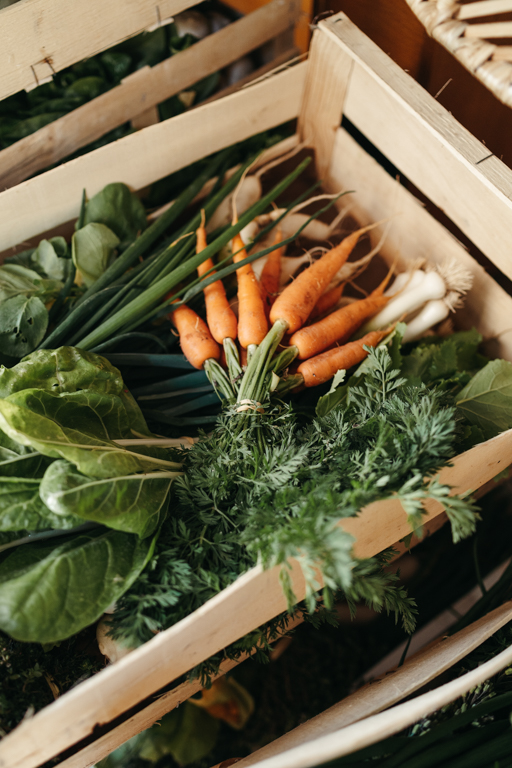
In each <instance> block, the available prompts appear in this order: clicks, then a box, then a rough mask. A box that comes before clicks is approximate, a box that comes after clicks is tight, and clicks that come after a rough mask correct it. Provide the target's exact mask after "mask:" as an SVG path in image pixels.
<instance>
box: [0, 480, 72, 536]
mask: <svg viewBox="0 0 512 768" xmlns="http://www.w3.org/2000/svg"><path fill="white" fill-rule="evenodd" d="M40 482H41V481H40V480H37V479H34V480H30V479H27V478H24V477H0V531H21V530H27V531H40V530H44V529H46V528H65V529H67V528H74V527H75V526H77V525H81V524H82V523H83V520H81V519H80V518H79V517H76V516H75V515H73V512H72V511H71V510H70V511H69V512H68V513H67V514H65V515H62V516H61V517H57V516H56V515H54V514H52V512H51V511H50V510H49V509H48V508H47V507H46V506H45V504H44V502H43V500H42V499H41V497H40V495H39V485H40Z"/></svg>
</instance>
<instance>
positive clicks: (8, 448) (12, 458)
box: [0, 431, 50, 478]
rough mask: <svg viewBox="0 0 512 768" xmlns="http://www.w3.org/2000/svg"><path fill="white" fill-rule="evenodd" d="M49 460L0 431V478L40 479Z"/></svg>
mask: <svg viewBox="0 0 512 768" xmlns="http://www.w3.org/2000/svg"><path fill="white" fill-rule="evenodd" d="M49 463H50V459H48V458H47V457H46V456H42V455H41V454H40V453H37V452H35V451H33V450H32V449H30V448H26V447H25V446H24V445H21V444H20V443H17V442H16V441H15V440H11V438H10V437H8V436H7V435H6V434H5V433H4V432H2V431H0V477H12V476H15V477H32V478H33V477H42V476H43V475H44V473H45V471H46V468H47V466H48V465H49Z"/></svg>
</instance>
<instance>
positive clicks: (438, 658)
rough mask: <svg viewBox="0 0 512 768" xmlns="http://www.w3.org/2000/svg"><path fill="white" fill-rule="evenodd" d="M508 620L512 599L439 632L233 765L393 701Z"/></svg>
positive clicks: (243, 765)
mask: <svg viewBox="0 0 512 768" xmlns="http://www.w3.org/2000/svg"><path fill="white" fill-rule="evenodd" d="M511 619H512V603H511V602H510V601H508V602H506V603H504V605H502V606H500V607H499V608H496V609H495V610H494V611H491V612H490V613H488V614H487V616H483V617H482V618H481V619H479V620H478V621H475V622H474V623H473V624H470V626H469V627H466V628H465V629H462V630H461V631H460V632H457V634H455V635H453V636H452V637H448V638H446V637H443V638H442V639H441V640H439V641H438V642H437V643H436V644H435V645H431V646H429V647H428V648H427V649H425V650H424V651H420V652H419V653H417V654H416V655H415V656H414V657H412V658H410V659H408V660H407V661H406V662H405V664H404V665H403V666H402V667H400V668H399V669H397V670H395V671H394V672H391V673H390V674H387V675H386V676H385V677H383V678H381V679H379V680H375V681H373V682H371V683H369V684H367V685H365V686H364V687H363V688H360V689H359V690H358V691H356V692H355V693H353V694H352V695H351V696H347V697H346V698H345V699H342V700H341V701H339V702H338V703H337V704H334V705H333V706H332V707H329V709H326V710H325V711H324V712H322V713H321V714H319V715H317V716H316V717H313V718H311V719H310V720H308V721H307V722H305V723H303V724H302V725H299V726H298V727H297V728H294V729H293V730H292V731H289V732H288V733H286V734H285V735H284V736H281V737H280V738H279V739H276V740H275V741H273V742H272V743H271V744H267V745H266V746H264V747H262V748H261V749H258V750H257V751H256V752H253V753H252V754H251V755H249V757H246V758H244V759H242V760H240V761H239V762H238V763H237V766H238V768H249V766H253V765H258V764H259V763H260V762H261V761H263V760H266V759H268V758H270V757H275V756H276V755H281V754H282V753H283V752H286V750H288V749H293V748H295V747H298V746H300V745H302V744H306V743H308V742H310V741H313V740H314V739H317V738H319V737H320V736H325V735H326V734H328V733H333V732H334V731H336V730H338V729H340V728H345V727H346V726H348V725H351V724H352V723H356V722H358V721H360V720H362V719H363V718H366V717H370V716H371V715H375V714H376V713H377V712H382V711H383V710H384V709H387V708H388V707H391V706H393V705H394V704H397V703H398V702H399V701H402V700H403V699H405V698H406V697H408V696H410V695H411V694H412V693H414V692H415V691H417V690H419V689H420V688H422V687H423V686H424V685H426V684H427V683H429V682H430V681H431V680H434V679H435V678H436V677H438V676H439V675H441V674H442V673H443V672H445V671H446V670H447V669H450V667H452V666H453V665H454V664H456V663H457V662H458V661H460V660H461V659H463V658H465V657H466V656H467V655H468V654H469V653H471V652H472V651H474V650H475V648H478V646H480V645H481V644H482V643H483V642H485V640H487V639H488V638H489V637H491V636H492V635H493V634H494V633H495V632H497V631H498V629H500V628H501V627H503V626H505V624H508V622H509V621H510V620H511Z"/></svg>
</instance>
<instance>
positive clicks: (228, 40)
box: [0, 0, 297, 189]
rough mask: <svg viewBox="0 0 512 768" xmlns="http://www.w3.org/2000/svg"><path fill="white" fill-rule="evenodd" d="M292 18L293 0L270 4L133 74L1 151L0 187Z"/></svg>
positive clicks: (205, 71)
mask: <svg viewBox="0 0 512 768" xmlns="http://www.w3.org/2000/svg"><path fill="white" fill-rule="evenodd" d="M296 16H297V0H273V2H270V3H268V5H266V6H265V7H264V8H261V9H259V10H257V11H255V12H254V13H252V14H250V15H249V16H245V17H243V18H241V19H238V20H237V21H235V22H233V23H232V24H230V25H229V26H227V27H225V28H224V29H221V30H219V31H218V32H215V33H214V34H213V35H209V36H208V37H206V38H204V39H203V40H200V41H199V42H197V43H196V44H195V45H193V46H191V47H190V48H188V49H187V50H186V51H182V52H181V53H179V54H178V55H175V56H172V57H170V58H168V59H166V60H165V61H162V62H160V63H159V64H156V65H155V66H154V67H144V68H143V69H140V70H137V71H136V72H134V73H133V74H132V75H130V76H128V77H127V78H126V79H125V80H123V82H122V83H121V84H120V85H118V86H116V87H115V88H113V89H112V90H110V91H107V93H104V94H102V95H101V96H98V97H97V98H96V99H93V100H92V101H90V102H88V103H87V104H84V105H82V106H81V107H78V108H77V109H75V110H73V111H72V112H70V113H69V114H67V115H64V116H63V117H61V118H59V119H58V120H55V121H54V122H52V123H50V124H49V125H47V126H45V127H44V128H41V129H40V130H39V131H36V132H35V133H33V134H31V135H30V136H27V137H26V138H24V139H21V140H20V141H17V142H16V143H15V144H13V145H12V146H10V147H7V149H4V150H3V151H2V152H0V189H6V188H8V187H12V186H14V185H15V184H19V183H20V182H21V181H23V180H24V179H26V178H28V177H29V176H32V175H33V174H35V173H36V172H38V171H40V170H42V169H44V168H47V167H49V166H51V165H54V164H55V163H57V162H59V161H60V160H62V159H63V158H65V157H67V156H68V155H71V154H72V153H73V152H75V151H76V150H77V149H80V148H81V147H84V146H86V145H87V144H90V143H91V142H93V141H96V140H97V139H99V138H100V137H101V136H103V135H105V134H106V133H108V132H109V131H111V130H113V129H114V128H117V127H118V126H120V125H123V123H126V122H128V121H130V120H132V119H133V118H135V117H136V116H138V115H140V114H141V113H143V112H145V111H146V110H148V109H149V108H151V107H155V106H156V105H157V104H159V103H161V102H162V101H164V100H165V99H168V98H170V97H171V96H173V95H175V94H176V93H179V92H180V91H182V90H184V89H186V88H189V87H190V86H191V85H194V83H197V82H198V81H199V80H201V79H202V78H204V77H206V76H207V75H209V74H211V73H212V72H217V71H218V70H219V69H222V68H223V67H225V66H227V65H228V64H231V63H232V62H233V61H236V59H238V58H240V57H241V56H243V55H244V54H246V53H248V52H250V51H252V50H254V49H255V48H258V47H259V46H261V45H263V43H265V42H267V41H268V40H270V39H272V38H273V37H275V36H276V35H278V34H280V33H281V32H284V31H285V30H286V29H289V28H290V27H291V26H292V25H293V22H294V19H295V18H296ZM153 122H156V121H153ZM140 127H142V126H140Z"/></svg>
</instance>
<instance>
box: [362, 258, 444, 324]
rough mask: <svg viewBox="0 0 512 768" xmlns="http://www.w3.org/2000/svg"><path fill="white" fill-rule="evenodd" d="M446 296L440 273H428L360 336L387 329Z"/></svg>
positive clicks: (385, 308) (406, 289)
mask: <svg viewBox="0 0 512 768" xmlns="http://www.w3.org/2000/svg"><path fill="white" fill-rule="evenodd" d="M445 295H446V283H445V282H444V280H443V278H442V277H441V275H440V274H439V272H427V273H426V274H425V277H424V278H423V280H421V281H420V283H419V285H417V286H416V287H414V288H405V289H404V290H403V291H402V292H401V293H399V294H398V295H397V296H396V297H395V298H394V299H391V301H390V302H389V303H388V304H387V305H386V306H385V307H384V309H383V310H381V311H380V312H379V313H378V314H376V315H375V316H374V317H372V319H371V320H370V321H369V322H368V323H366V324H365V326H364V328H362V329H361V330H360V334H361V335H363V331H364V333H369V332H370V331H376V330H378V329H379V328H386V327H387V326H389V325H392V324H393V323H396V322H398V320H400V319H401V318H403V317H406V316H407V315H410V314H411V312H415V311H416V310H417V309H420V307H422V306H423V304H425V303H426V302H427V301H431V300H432V299H442V298H443V296H445Z"/></svg>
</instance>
